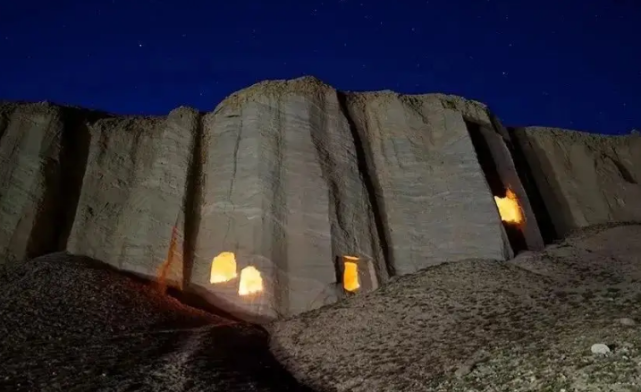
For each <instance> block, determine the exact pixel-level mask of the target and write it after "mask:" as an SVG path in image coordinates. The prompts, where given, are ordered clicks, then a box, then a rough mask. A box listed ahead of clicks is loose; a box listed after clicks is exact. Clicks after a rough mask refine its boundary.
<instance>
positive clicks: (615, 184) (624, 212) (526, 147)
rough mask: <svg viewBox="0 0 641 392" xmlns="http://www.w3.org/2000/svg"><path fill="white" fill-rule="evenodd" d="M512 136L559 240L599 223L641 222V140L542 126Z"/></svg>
mask: <svg viewBox="0 0 641 392" xmlns="http://www.w3.org/2000/svg"><path fill="white" fill-rule="evenodd" d="M512 133H513V136H514V139H515V142H516V143H518V145H519V146H520V149H521V151H522V153H523V155H524V156H525V158H526V160H527V162H528V165H529V167H530V168H531V172H532V176H533V178H534V181H535V183H536V187H537V188H538V189H539V191H540V192H541V194H542V196H543V200H544V203H545V205H546V207H547V209H548V211H549V213H550V217H551V219H552V223H553V225H554V228H555V229H556V231H557V235H558V236H561V237H563V236H565V235H567V234H568V233H569V232H571V231H573V230H575V229H578V228H581V227H585V226H589V225H594V224H599V223H606V222H624V221H641V185H640V182H641V137H639V136H635V135H631V136H601V135H592V134H589V133H584V132H576V131H569V130H562V129H557V128H542V127H528V128H517V129H514V130H513V131H512Z"/></svg>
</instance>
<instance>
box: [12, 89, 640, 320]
mask: <svg viewBox="0 0 641 392" xmlns="http://www.w3.org/2000/svg"><path fill="white" fill-rule="evenodd" d="M537 135H538V133H537V132H535V131H533V130H525V131H516V132H510V131H508V130H507V129H506V128H505V127H503V125H502V124H501V123H500V121H499V120H498V119H497V118H496V117H495V116H494V115H492V114H491V113H490V112H489V110H488V109H487V107H486V106H485V105H483V104H481V103H479V102H475V101H470V100H466V99H463V98H459V97H454V96H447V95H442V94H427V95H416V96H406V95H399V94H396V93H393V92H387V91H384V92H376V93H343V92H339V91H336V90H335V89H333V88H332V87H330V86H327V85H326V84H324V83H322V82H320V81H319V80H317V79H314V78H309V77H306V78H300V79H295V80H289V81H270V82H263V83H259V84H257V85H254V86H251V87H249V88H247V89H245V90H241V91H239V92H238V93H235V94H233V95H231V96H230V97H228V98H227V99H225V100H224V101H223V102H222V103H221V104H219V105H218V107H217V108H216V109H215V110H214V111H213V112H210V113H199V112H196V111H194V110H192V109H188V108H184V107H183V108H178V109H176V110H174V111H172V112H171V113H170V114H169V115H168V116H166V117H154V118H147V117H134V116H128V117H122V116H112V115H108V114H105V113H97V112H91V111H87V110H82V109H78V108H70V107H60V106H57V105H52V104H47V103H27V104H16V103H5V104H2V105H0V256H1V257H4V259H7V260H9V259H10V260H16V261H19V260H23V259H25V258H30V257H35V256H39V255H42V254H45V253H49V252H54V251H63V250H65V251H68V252H70V253H73V254H78V255H84V256H89V257H93V258H96V259H100V260H102V261H104V262H106V263H108V264H110V265H112V266H115V267H117V268H120V269H122V270H126V271H130V272H134V273H136V274H139V275H142V276H145V277H148V278H153V279H159V280H161V281H162V282H163V283H165V284H167V285H169V286H174V287H178V288H182V289H183V290H188V291H192V292H197V293H198V294H200V295H201V296H203V297H205V298H207V299H208V300H209V301H210V302H212V303H214V304H216V305H218V306H220V307H222V308H223V309H225V310H228V311H232V312H233V313H235V314H236V315H239V316H242V317H245V318H250V319H252V320H254V319H257V320H262V319H274V318H281V317H284V316H289V315H293V314H298V313H301V312H303V311H306V310H310V309H315V308H318V307H320V306H323V305H325V304H329V303H333V302H336V301H337V300H338V299H339V298H341V297H343V296H345V295H351V294H353V292H352V291H348V290H346V289H344V287H343V285H344V280H345V279H346V278H345V276H346V274H347V267H348V264H347V262H346V260H351V262H350V263H355V265H356V267H354V268H356V270H357V275H358V285H359V286H360V287H359V289H358V290H357V293H363V292H367V291H370V290H372V289H374V288H376V287H378V286H379V285H381V284H383V283H385V282H387V281H388V280H389V279H390V278H391V277H393V276H396V275H405V274H409V273H413V272H416V271H418V270H420V269H423V268H425V267H428V266H433V265H437V264H440V263H443V262H445V261H456V260H463V259H467V258H472V257H475V258H485V259H495V260H507V259H510V258H512V257H513V255H514V254H515V253H516V252H519V251H521V250H525V249H529V250H537V249H541V248H542V247H543V244H544V242H543V238H544V237H546V230H547V229H546V227H545V226H542V225H540V223H541V222H547V221H546V220H545V219H543V218H541V217H542V216H543V215H545V214H544V213H543V212H545V213H546V214H547V215H554V216H555V219H556V220H555V221H554V225H553V226H554V227H557V230H558V231H559V232H562V233H565V232H566V231H567V230H569V229H572V228H576V227H581V226H583V225H586V224H590V223H594V221H595V219H596V220H598V221H599V222H601V221H608V220H629V219H638V218H637V217H638V215H636V216H635V215H632V218H629V217H628V215H626V214H627V212H628V211H632V210H634V211H638V208H641V207H639V202H638V198H637V201H636V203H637V204H635V201H634V200H633V196H634V195H638V192H639V185H638V184H637V183H636V182H637V180H638V173H636V174H634V173H633V170H632V169H628V171H626V172H625V173H626V175H627V176H628V177H626V178H628V180H630V179H631V182H630V181H628V182H625V181H624V182H625V184H622V183H621V182H620V181H619V180H618V178H620V177H621V173H622V172H621V171H618V172H614V173H611V172H607V171H599V173H601V174H600V176H601V177H599V180H598V181H601V182H600V183H603V184H607V185H608V186H611V187H617V186H621V187H622V188H621V189H618V188H617V189H612V190H609V191H608V192H612V194H613V195H615V194H616V195H619V196H617V197H619V198H623V199H622V200H624V203H625V209H619V210H616V212H612V211H614V210H613V209H612V207H611V208H610V210H607V211H610V212H609V213H605V214H601V215H600V217H599V218H598V219H597V218H584V219H580V214H581V213H582V214H584V216H585V214H588V212H589V210H590V209H591V208H594V207H593V204H589V205H588V204H583V205H580V206H573V207H568V206H567V203H583V202H584V200H583V199H580V198H578V196H577V197H574V196H572V195H573V193H571V192H570V193H568V189H569V188H567V189H566V188H563V187H562V186H561V187H559V186H558V185H556V188H553V190H552V191H544V190H541V192H540V193H541V195H540V196H539V195H538V193H537V194H536V195H535V194H534V193H536V192H534V191H536V190H538V189H539V188H540V187H541V186H542V185H541V184H543V183H544V182H545V181H546V180H547V178H548V177H549V174H548V172H550V170H552V169H549V168H542V169H537V167H539V166H538V165H540V164H539V162H538V161H537V159H539V158H540V156H539V155H540V154H539V152H538V150H536V149H537V148H538V149H541V148H547V147H545V146H543V147H532V146H538V145H539V144H540V143H543V142H540V141H538V139H537V138H538V136H537ZM563 135H565V134H563ZM566 139H567V140H574V139H573V138H572V137H570V138H564V136H559V137H557V138H555V137H552V138H551V140H553V141H551V142H550V143H553V144H554V143H556V144H555V145H559V146H562V145H565V144H564V143H568V142H567V141H566ZM537 143H539V144H537ZM615 144H616V143H613V144H612V146H613V147H612V151H615V152H614V153H612V154H615V155H616V154H626V152H625V151H630V152H629V153H628V154H630V153H631V151H632V148H633V147H630V148H628V150H625V148H627V147H625V148H624V147H622V146H618V145H615ZM637 145H638V144H637ZM528 146H530V147H528ZM637 148H638V147H637ZM518 149H520V150H523V151H524V153H523V154H521V155H519V156H518V157H516V156H515V151H516V150H518ZM520 150H519V151H520ZM532 151H533V152H532ZM559 151H560V152H563V151H565V150H564V149H563V147H559ZM537 154H539V155H537ZM545 154H547V155H545V156H546V157H549V156H553V155H554V154H555V153H553V152H550V151H546V152H545ZM612 154H610V155H612ZM517 155H518V154H517ZM547 159H548V161H549V162H553V163H552V164H553V165H558V164H559V163H557V160H558V159H561V158H558V157H556V156H553V157H551V158H547ZM595 159H596V158H595ZM598 159H600V158H598ZM635 159H637V157H635ZM621 160H622V158H617V162H619V161H621ZM561 164H562V163H561ZM613 165H614V167H618V166H617V165H616V164H613ZM623 165H624V166H625V165H626V164H623ZM523 167H525V169H524V168H523ZM537 170H539V171H537ZM559 170H561V172H559V173H561V174H558V175H557V174H555V175H557V177H559V179H560V180H561V181H564V180H566V177H568V176H569V177H572V176H574V178H575V179H574V180H573V181H574V182H573V185H572V188H571V189H572V192H578V193H579V194H580V193H581V190H584V191H588V192H589V191H590V190H591V189H592V187H594V186H595V184H596V182H595V181H593V180H592V177H593V176H592V177H589V176H588V177H589V178H588V177H585V176H583V177H582V174H581V173H583V172H580V170H581V168H580V167H578V166H577V167H575V168H574V169H573V170H574V171H572V170H570V171H568V170H566V168H563V169H559ZM550 173H556V172H550ZM608 173H610V174H613V175H617V176H619V177H617V179H616V180H610V179H609V177H608V176H609V175H610V174H608ZM563 176H565V177H563ZM604 176H605V177H604ZM635 176H636V177H635ZM586 180H589V181H588V182H585V181H586ZM582 187H583V188H582ZM635 192H636V193H635ZM621 195H623V196H621ZM505 197H508V198H511V199H513V201H514V200H515V201H516V202H518V205H519V208H518V214H519V216H520V217H521V218H520V219H519V222H518V223H510V224H508V223H506V222H505V221H506V220H507V219H506V218H505V217H503V218H502V217H501V213H500V211H499V209H498V208H497V198H505ZM608 197H609V196H608ZM530 198H533V199H534V200H533V201H532V203H531V202H530ZM559 198H560V199H561V200H562V202H565V203H566V204H563V203H562V202H559V201H558V199H559ZM590 200H591V199H590ZM612 200H618V199H616V198H614V196H612V197H609V198H605V199H603V201H602V203H607V202H609V201H612ZM555 203H556V204H555ZM559 203H560V204H559ZM635 208H636V210H635ZM541 211H543V212H541ZM566 215H567V216H569V217H570V218H565V216H566ZM560 216H563V217H564V218H560ZM559 219H561V220H559ZM568 219H570V220H568ZM548 220H549V219H548ZM502 221H503V222H502ZM550 226H552V225H550ZM222 252H231V253H233V256H234V258H232V259H229V258H225V259H224V260H223V258H221V262H223V261H224V263H226V264H225V265H226V266H227V267H226V268H227V269H226V270H225V271H226V272H225V273H226V274H227V275H224V276H223V274H222V273H221V272H220V271H217V272H216V273H213V272H212V260H213V259H214V258H215V257H216V256H218V255H220V254H221V253H222ZM227 255H228V254H227ZM225 257H227V256H225ZM234 262H235V265H233V263H234ZM229 263H232V264H229ZM349 267H350V268H352V267H353V266H352V265H349ZM221 268H222V267H221ZM256 275H260V276H256ZM249 284H251V285H252V286H251V287H249V286H248V285H249Z"/></svg>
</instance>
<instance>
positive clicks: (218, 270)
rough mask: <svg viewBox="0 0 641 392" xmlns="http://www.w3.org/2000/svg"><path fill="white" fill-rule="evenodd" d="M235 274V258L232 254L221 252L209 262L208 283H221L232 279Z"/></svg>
mask: <svg viewBox="0 0 641 392" xmlns="http://www.w3.org/2000/svg"><path fill="white" fill-rule="evenodd" d="M236 276H238V275H237V273H236V256H234V254H233V253H232V252H222V253H221V254H219V255H218V256H216V257H214V259H213V260H212V262H211V274H210V276H209V283H212V284H213V283H223V282H229V281H230V280H232V279H234V278H235V277H236Z"/></svg>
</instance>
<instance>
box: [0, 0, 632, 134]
mask: <svg viewBox="0 0 641 392" xmlns="http://www.w3.org/2000/svg"><path fill="white" fill-rule="evenodd" d="M640 25H641V1H639V0H582V1H580V0H542V1H526V0H429V1H425V0H423V1H413V0H396V1H393V0H389V1H382V0H380V1H374V0H324V1H311V0H310V1H304V0H297V1H294V0H273V1H265V0H236V1H216V0H209V1H200V0H181V1H175V0H155V1H154V0H147V1H136V0H103V1H98V0H82V1H79V0H56V1H52V0H31V1H30V0H24V1H15V0H14V1H10V0H0V53H1V56H0V99H11V100H50V101H55V102H61V103H69V104H74V105H81V106H85V107H92V108H100V109H103V110H107V111H110V112H115V113H127V114H139V113H145V114H164V113H167V112H168V111H169V110H170V109H172V108H174V107H176V106H180V105H189V106H193V107H196V108H198V109H201V110H211V109H213V108H214V107H215V106H216V104H217V103H218V102H219V101H220V100H221V99H222V98H223V97H224V96H226V95H228V94H229V93H231V92H233V91H235V90H238V89H240V88H243V87H246V86H248V85H250V84H252V83H254V82H257V81H260V80H264V79H281V78H292V77H297V76H301V75H306V74H311V75H315V76H317V77H319V78H321V79H322V80H324V81H326V82H328V83H330V84H332V85H333V86H335V87H337V88H339V89H344V90H377V89H393V90H396V91H399V92H403V93H419V92H445V93H452V94H459V95H463V96H465V97H468V98H473V99H478V100H480V101H483V102H485V103H488V104H489V105H490V106H491V107H492V109H493V110H494V111H495V112H496V113H497V114H498V116H499V117H500V118H501V119H502V120H503V121H504V122H505V123H506V124H509V125H547V126H558V127H564V128H572V129H580V130H589V131H597V132H602V133H627V132H628V131H630V130H631V129H632V128H641V92H640V91H641V28H640V27H639V26H640Z"/></svg>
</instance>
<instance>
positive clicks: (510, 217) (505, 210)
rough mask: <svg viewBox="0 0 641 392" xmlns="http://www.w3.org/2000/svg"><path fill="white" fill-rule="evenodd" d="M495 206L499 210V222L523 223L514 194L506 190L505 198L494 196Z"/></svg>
mask: <svg viewBox="0 0 641 392" xmlns="http://www.w3.org/2000/svg"><path fill="white" fill-rule="evenodd" d="M494 201H495V202H496V206H497V207H498V208H499V214H500V215H501V220H502V221H503V222H507V223H521V222H523V213H522V211H521V207H520V206H519V201H518V200H517V198H516V194H514V192H512V191H511V190H510V189H508V190H507V192H506V194H505V197H497V196H494Z"/></svg>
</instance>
